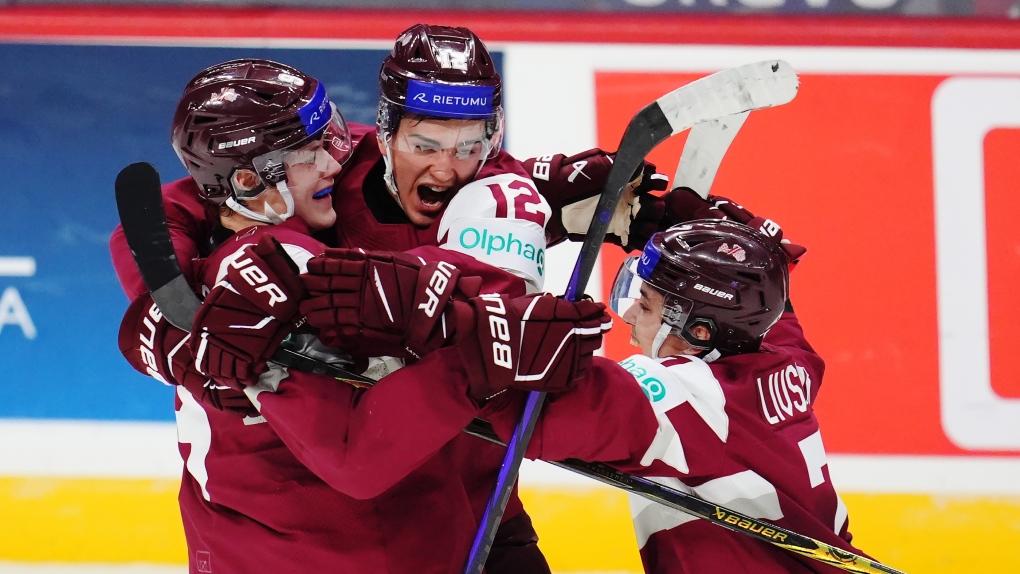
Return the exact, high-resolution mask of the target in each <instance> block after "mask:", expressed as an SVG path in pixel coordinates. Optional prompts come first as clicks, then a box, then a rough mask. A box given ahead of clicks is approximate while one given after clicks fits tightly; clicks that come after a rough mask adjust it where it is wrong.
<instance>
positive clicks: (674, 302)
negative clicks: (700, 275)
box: [609, 256, 694, 328]
mask: <svg viewBox="0 0 1020 574" xmlns="http://www.w3.org/2000/svg"><path fill="white" fill-rule="evenodd" d="M643 263H644V262H642V258H641V257H637V256H633V257H628V258H627V259H625V260H624V261H623V265H620V270H619V271H617V272H616V279H615V280H614V281H613V289H612V291H611V292H610V294H609V308H610V309H612V310H613V312H614V313H616V314H617V315H619V316H621V317H623V314H624V313H626V312H627V310H628V309H630V307H631V306H632V305H633V304H634V303H636V302H637V300H638V299H640V298H641V286H642V285H644V284H645V281H644V279H642V278H641V274H650V273H651V270H647V271H646V270H644V269H642V270H641V271H640V272H639V268H640V267H641V266H642V265H643ZM639 273H640V274H639ZM649 288H650V289H651V290H652V291H654V292H655V293H659V294H661V295H662V322H663V323H667V324H669V325H672V326H674V327H677V328H683V327H684V325H686V324H687V318H688V317H690V315H691V311H692V310H693V309H694V301H691V300H690V299H687V298H686V297H681V296H679V295H677V294H675V293H663V292H662V291H660V290H659V289H656V288H655V287H653V286H652V285H651V284H649Z"/></svg>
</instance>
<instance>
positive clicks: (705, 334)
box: [691, 325, 712, 341]
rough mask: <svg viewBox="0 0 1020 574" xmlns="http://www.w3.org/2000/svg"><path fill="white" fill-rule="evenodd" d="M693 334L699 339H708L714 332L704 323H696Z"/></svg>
mask: <svg viewBox="0 0 1020 574" xmlns="http://www.w3.org/2000/svg"><path fill="white" fill-rule="evenodd" d="M691 334H692V335H694V338H695V339H697V340H699V341H707V340H709V339H711V338H712V332H711V331H709V330H708V327H705V326H704V325H695V326H693V327H691Z"/></svg>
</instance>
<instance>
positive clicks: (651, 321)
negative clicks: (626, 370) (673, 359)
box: [623, 284, 683, 358]
mask: <svg viewBox="0 0 1020 574" xmlns="http://www.w3.org/2000/svg"><path fill="white" fill-rule="evenodd" d="M663 300H664V298H663V296H662V294H661V293H659V292H657V291H656V290H654V289H652V288H650V286H648V284H643V285H642V286H641V297H639V298H637V299H636V300H635V301H634V304H633V305H631V306H630V307H629V308H628V309H627V310H626V312H624V313H623V322H624V323H626V324H628V325H630V345H633V346H634V347H639V348H641V352H642V353H643V354H644V355H645V356H647V357H653V355H652V347H653V344H654V343H655V335H656V334H657V333H658V332H659V328H660V327H662V308H663V303H664V301H663ZM682 347H683V346H682V341H681V340H680V338H679V337H678V336H676V335H675V334H670V335H668V336H667V337H666V341H665V342H664V343H663V344H662V346H661V347H660V349H659V355H660V356H661V357H668V356H669V355H676V354H678V353H681V352H682V349H681V348H682ZM653 358H655V357H653Z"/></svg>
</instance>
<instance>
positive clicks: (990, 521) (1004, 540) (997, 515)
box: [842, 494, 1020, 574]
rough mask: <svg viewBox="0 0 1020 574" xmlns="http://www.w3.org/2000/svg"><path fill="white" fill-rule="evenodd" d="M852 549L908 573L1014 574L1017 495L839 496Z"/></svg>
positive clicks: (1018, 544)
mask: <svg viewBox="0 0 1020 574" xmlns="http://www.w3.org/2000/svg"><path fill="white" fill-rule="evenodd" d="M842 496H843V501H844V502H846V505H847V509H848V510H849V511H850V532H851V533H852V534H853V535H854V545H855V546H857V547H858V548H860V549H861V550H863V551H865V552H867V553H869V554H870V555H871V556H872V557H874V558H875V559H876V560H878V561H880V562H888V563H889V565H890V566H894V567H896V568H899V569H900V570H903V571H906V572H910V573H914V572H926V573H931V574H935V573H939V574H941V573H946V574H949V573H950V572H1020V561H1018V558H1017V556H1016V550H1017V549H1020V496H1002V497H996V496H963V495H955V494H954V495H929V494H844V495H842Z"/></svg>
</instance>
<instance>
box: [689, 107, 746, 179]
mask: <svg viewBox="0 0 1020 574" xmlns="http://www.w3.org/2000/svg"><path fill="white" fill-rule="evenodd" d="M750 113H751V112H750V111H747V112H741V113H739V114H734V115H732V116H726V117H724V118H716V119H714V120H708V121H706V122H701V123H700V124H696V125H695V126H694V127H692V128H691V131H690V133H688V134H687V143H685V144H684V150H683V152H682V153H681V154H680V162H679V163H677V166H676V175H674V176H673V185H672V188H677V187H687V188H690V189H692V190H694V192H695V193H697V194H698V195H700V196H701V197H702V199H706V198H707V197H708V191H709V190H710V189H712V182H714V181H715V176H716V174H717V173H718V172H719V166H720V164H722V159H723V156H725V155H726V150H728V149H729V147H730V144H731V143H733V138H735V137H736V136H737V132H739V131H740V128H741V126H743V125H744V120H746V119H747V116H748V115H749V114H750Z"/></svg>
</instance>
